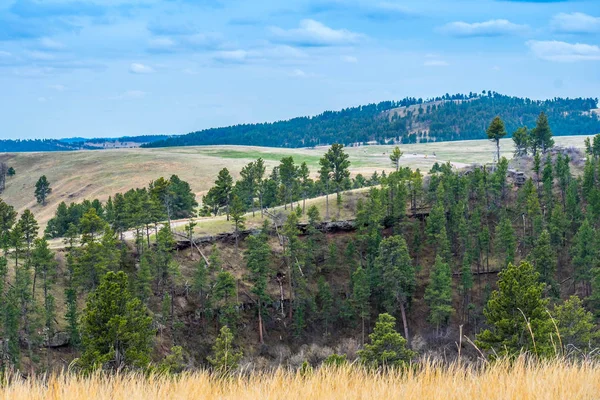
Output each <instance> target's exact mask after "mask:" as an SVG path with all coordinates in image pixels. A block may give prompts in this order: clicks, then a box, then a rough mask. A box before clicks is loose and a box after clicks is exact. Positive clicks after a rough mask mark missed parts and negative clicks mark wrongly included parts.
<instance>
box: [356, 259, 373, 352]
mask: <svg viewBox="0 0 600 400" xmlns="http://www.w3.org/2000/svg"><path fill="white" fill-rule="evenodd" d="M370 297H371V287H370V286H369V277H368V275H367V272H366V271H365V270H364V269H363V268H362V266H360V265H359V266H358V267H357V268H356V271H354V273H353V274H352V305H353V306H354V310H355V312H356V314H357V316H358V317H359V318H360V320H361V327H362V335H361V343H362V344H364V343H365V319H367V318H369V315H370V314H371V312H370V311H371V304H370V303H369V298H370Z"/></svg>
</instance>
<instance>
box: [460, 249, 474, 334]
mask: <svg viewBox="0 0 600 400" xmlns="http://www.w3.org/2000/svg"><path fill="white" fill-rule="evenodd" d="M473 283H474V279H473V271H472V270H471V256H470V254H469V252H466V253H465V256H464V257H463V263H462V266H461V269H460V291H461V294H462V320H463V322H465V321H468V320H469V305H470V302H471V290H472V289H473Z"/></svg>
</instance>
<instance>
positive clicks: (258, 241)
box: [244, 221, 271, 344]
mask: <svg viewBox="0 0 600 400" xmlns="http://www.w3.org/2000/svg"><path fill="white" fill-rule="evenodd" d="M267 229H268V222H267V221H265V224H264V226H263V231H262V232H261V234H260V235H258V236H248V238H247V239H246V243H247V246H248V247H247V249H246V252H245V253H244V257H245V259H246V266H247V268H248V270H249V271H250V281H251V282H252V284H253V286H252V289H251V292H252V293H253V294H254V295H255V296H256V298H257V299H256V304H257V305H258V307H257V314H258V336H259V339H260V343H261V344H262V343H264V338H263V332H264V324H263V314H264V309H263V304H265V303H268V302H269V301H270V300H271V297H270V296H269V294H268V292H267V282H268V276H269V258H270V257H271V247H270V246H269V243H268V238H269V237H268V236H267Z"/></svg>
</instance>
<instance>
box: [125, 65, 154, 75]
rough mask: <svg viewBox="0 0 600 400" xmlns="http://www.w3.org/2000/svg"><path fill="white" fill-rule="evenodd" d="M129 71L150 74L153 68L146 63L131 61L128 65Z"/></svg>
mask: <svg viewBox="0 0 600 400" xmlns="http://www.w3.org/2000/svg"><path fill="white" fill-rule="evenodd" d="M129 72H131V73H132V74H150V73H152V72H154V69H153V68H152V67H150V66H148V65H144V64H140V63H132V64H131V65H130V66H129Z"/></svg>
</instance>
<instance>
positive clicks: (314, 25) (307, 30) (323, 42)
mask: <svg viewBox="0 0 600 400" xmlns="http://www.w3.org/2000/svg"><path fill="white" fill-rule="evenodd" d="M271 33H272V34H273V38H274V40H275V41H278V42H282V43H287V44H291V45H297V46H306V47H310V46H344V45H350V44H354V43H357V42H358V41H359V40H360V39H362V38H363V35H361V34H359V33H355V32H351V31H349V30H347V29H332V28H330V27H328V26H326V25H324V24H322V23H321V22H318V21H315V20H313V19H304V20H302V21H300V27H299V28H296V29H282V28H279V27H272V28H271Z"/></svg>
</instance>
